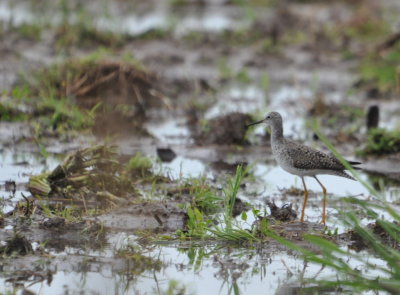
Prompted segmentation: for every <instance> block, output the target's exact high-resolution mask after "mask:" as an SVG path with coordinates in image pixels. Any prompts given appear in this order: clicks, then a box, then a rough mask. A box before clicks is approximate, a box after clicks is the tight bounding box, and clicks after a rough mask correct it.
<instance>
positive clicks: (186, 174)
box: [162, 156, 211, 180]
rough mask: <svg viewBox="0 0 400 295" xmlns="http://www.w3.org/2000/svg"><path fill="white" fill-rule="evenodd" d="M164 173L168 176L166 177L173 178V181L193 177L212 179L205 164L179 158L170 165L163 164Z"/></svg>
mask: <svg viewBox="0 0 400 295" xmlns="http://www.w3.org/2000/svg"><path fill="white" fill-rule="evenodd" d="M162 171H163V172H164V173H165V174H166V175H165V176H169V177H171V179H174V180H178V179H182V178H191V177H201V176H206V177H210V176H211V174H210V173H208V172H207V169H206V166H205V165H204V163H203V162H201V161H199V160H196V159H190V158H185V157H182V156H177V157H176V158H175V159H174V160H173V161H172V162H170V163H162Z"/></svg>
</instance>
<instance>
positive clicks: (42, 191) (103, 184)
mask: <svg viewBox="0 0 400 295" xmlns="http://www.w3.org/2000/svg"><path fill="white" fill-rule="evenodd" d="M28 189H29V191H30V192H31V193H32V195H33V196H37V197H49V198H58V199H60V198H61V199H75V200H81V201H82V202H83V203H84V206H87V205H88V201H90V200H94V201H95V203H96V204H97V202H99V203H100V204H103V205H104V206H106V205H107V206H109V205H114V206H115V205H116V204H117V203H118V202H120V201H122V200H124V199H126V198H129V197H133V196H135V194H136V190H135V188H134V186H133V183H132V181H131V180H130V178H129V177H128V176H127V173H125V171H124V168H123V166H122V165H120V163H119V162H118V160H117V153H116V148H115V147H107V146H103V145H100V146H94V147H89V148H85V149H82V150H78V151H77V152H75V153H74V154H71V155H69V156H67V157H66V158H65V160H64V161H63V162H62V163H61V164H60V165H58V166H57V167H56V168H55V169H54V170H53V171H51V172H50V173H44V174H41V175H38V176H33V177H31V178H30V180H29V184H28Z"/></svg>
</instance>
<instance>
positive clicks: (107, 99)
mask: <svg viewBox="0 0 400 295" xmlns="http://www.w3.org/2000/svg"><path fill="white" fill-rule="evenodd" d="M38 76H39V77H40V81H39V82H38V85H37V86H36V88H37V92H38V93H40V91H41V89H43V88H45V87H49V85H50V86H51V87H54V88H55V89H56V92H57V94H56V95H57V96H58V97H61V98H63V97H67V98H71V99H74V100H75V103H76V104H77V105H78V106H79V107H81V108H84V109H88V110H93V109H95V110H96V112H95V114H96V116H95V119H94V128H93V130H94V131H95V133H97V134H100V135H102V134H111V133H128V132H129V133H132V132H135V133H140V132H142V131H143V130H142V128H141V126H142V124H143V121H144V120H145V118H146V113H147V111H148V109H149V108H154V107H162V106H166V105H169V104H168V99H167V98H166V97H165V96H164V95H162V94H161V93H160V92H159V91H158V90H157V88H159V87H158V86H157V85H159V84H160V82H159V80H158V78H157V77H156V76H155V75H154V74H152V73H150V72H148V71H145V70H143V69H141V67H140V66H134V65H133V64H129V63H123V62H116V61H85V60H83V61H82V60H72V61H69V62H66V63H64V64H62V65H55V66H53V67H50V68H48V69H44V70H42V71H41V72H40V73H39V74H38Z"/></svg>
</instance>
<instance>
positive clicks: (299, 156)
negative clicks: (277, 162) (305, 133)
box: [286, 140, 345, 170]
mask: <svg viewBox="0 0 400 295" xmlns="http://www.w3.org/2000/svg"><path fill="white" fill-rule="evenodd" d="M286 147H287V151H286V152H287V153H288V155H289V157H290V158H291V159H292V161H293V166H294V167H295V168H298V169H321V170H324V169H328V170H344V169H345V167H344V166H343V165H342V163H340V161H339V160H338V159H337V158H336V157H334V156H332V155H327V154H325V153H323V152H320V151H318V150H316V149H313V148H311V147H308V146H305V145H301V144H298V143H296V142H294V141H289V140H288V141H287V146H286Z"/></svg>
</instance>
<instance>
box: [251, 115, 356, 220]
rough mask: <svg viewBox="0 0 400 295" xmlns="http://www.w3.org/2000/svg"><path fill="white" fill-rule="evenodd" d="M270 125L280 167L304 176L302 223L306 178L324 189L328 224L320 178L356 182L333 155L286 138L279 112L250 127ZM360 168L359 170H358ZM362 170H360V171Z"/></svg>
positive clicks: (305, 202)
mask: <svg viewBox="0 0 400 295" xmlns="http://www.w3.org/2000/svg"><path fill="white" fill-rule="evenodd" d="M261 123H266V124H267V125H268V126H270V127H271V130H272V132H271V148H272V154H273V156H274V158H275V159H276V161H277V162H278V164H279V166H281V168H283V169H284V170H285V171H287V172H289V173H291V174H294V175H297V176H300V178H301V181H302V183H303V187H304V202H303V208H302V210H301V217H300V221H301V222H304V210H305V208H306V205H307V199H308V190H307V187H306V183H305V181H304V177H305V176H310V177H313V178H315V180H316V181H317V182H318V183H319V185H320V186H321V188H322V193H323V203H322V220H321V223H323V224H325V222H326V188H325V187H324V185H323V184H322V183H321V182H320V181H319V180H318V178H317V175H320V174H330V175H336V176H341V177H345V178H349V179H352V180H355V179H354V178H353V177H352V176H350V175H349V174H347V173H346V171H345V170H346V167H344V166H343V164H342V163H341V162H340V161H339V160H338V159H337V158H336V157H335V156H333V155H328V154H325V153H323V152H321V151H318V150H316V149H314V148H311V147H308V146H306V145H303V144H300V143H297V142H294V141H292V140H289V139H287V138H285V137H284V136H283V124H282V116H281V115H280V114H279V113H278V112H270V113H268V114H267V116H266V117H265V119H263V120H260V121H257V122H254V123H251V124H249V125H247V127H250V126H253V125H257V124H261ZM349 163H350V164H351V165H358V164H361V163H360V162H354V161H349ZM354 168H355V169H357V167H354ZM358 169H360V168H358Z"/></svg>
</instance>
